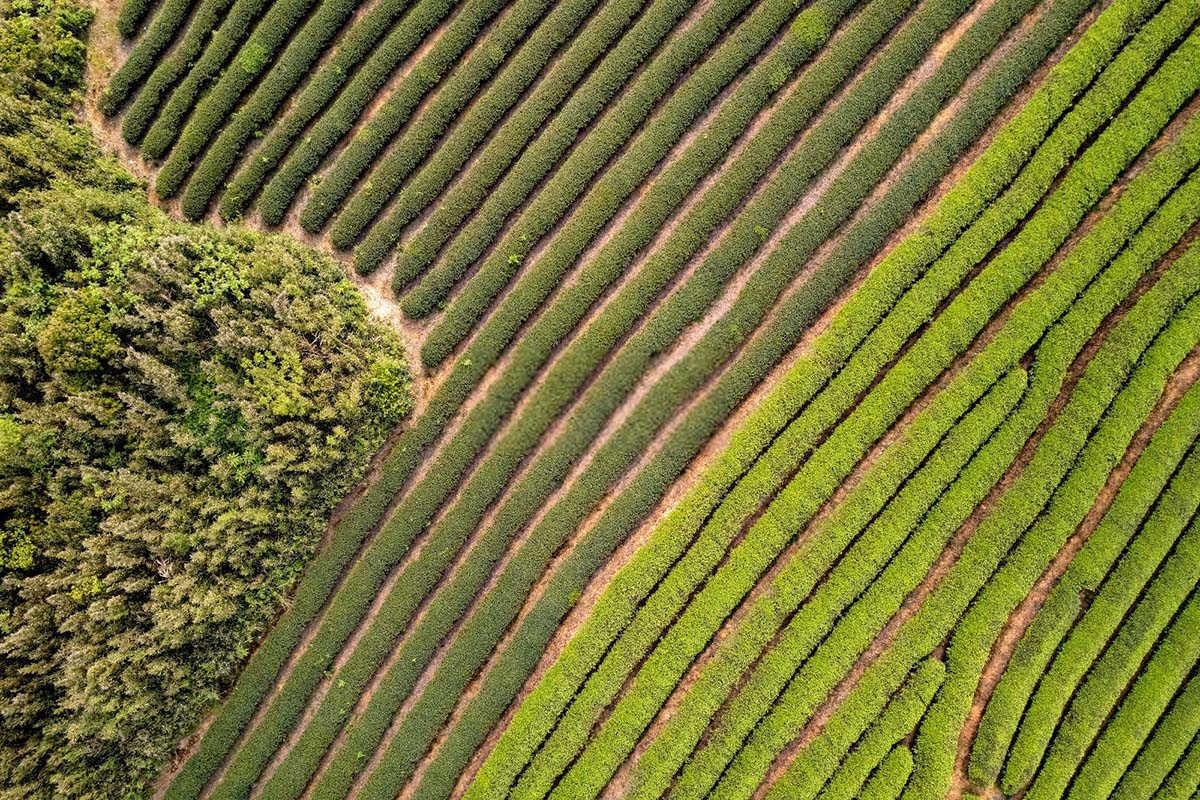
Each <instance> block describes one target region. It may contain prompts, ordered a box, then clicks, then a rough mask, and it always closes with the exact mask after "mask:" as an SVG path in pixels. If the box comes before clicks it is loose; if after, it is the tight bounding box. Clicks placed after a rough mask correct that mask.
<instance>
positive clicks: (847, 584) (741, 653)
mask: <svg viewBox="0 0 1200 800" xmlns="http://www.w3.org/2000/svg"><path fill="white" fill-rule="evenodd" d="M1024 380H1025V376H1024V374H1023V373H1021V372H1020V371H1017V372H1014V373H1013V374H1012V375H1011V376H1010V377H1009V378H1007V379H1005V380H1004V381H1002V382H1001V383H1000V384H999V385H998V386H997V387H996V389H995V391H994V392H993V393H992V394H991V395H989V397H988V399H987V400H986V401H984V402H983V403H981V404H980V405H979V406H978V408H977V409H975V410H973V411H972V412H970V413H968V414H966V415H965V416H962V415H961V413H962V411H961V409H960V410H959V411H957V412H955V413H953V414H951V415H944V414H928V415H922V416H921V418H920V419H919V420H916V421H914V423H913V424H912V426H911V427H910V428H908V429H907V430H906V431H905V432H904V434H903V436H902V437H901V438H900V439H899V440H898V441H897V443H896V445H895V446H894V447H893V448H889V450H888V451H887V452H886V454H885V455H884V456H883V458H882V459H881V460H880V462H879V463H878V464H877V466H876V467H873V468H872V470H871V472H870V473H868V474H867V475H866V476H864V478H863V481H862V483H861V484H859V485H858V486H856V488H855V490H854V491H852V492H851V493H850V495H848V496H847V503H846V504H844V505H839V507H838V509H837V510H836V511H835V512H834V513H833V515H832V516H831V517H830V518H829V520H828V522H827V523H821V524H818V526H817V527H816V528H815V529H814V530H812V531H811V532H809V533H808V534H806V537H805V542H804V543H803V544H801V546H800V554H798V555H796V556H795V557H789V560H788V562H787V565H786V566H785V567H784V568H783V569H782V571H781V572H780V573H779V574H778V575H777V576H776V578H774V579H773V580H772V581H771V583H770V585H769V586H768V587H767V588H766V590H765V591H764V593H763V594H762V595H761V596H760V597H758V598H756V599H755V600H754V601H752V605H751V606H750V610H749V611H748V613H747V615H746V617H745V620H744V622H742V623H740V624H739V625H738V627H737V629H736V630H735V631H734V632H732V633H731V634H730V636H729V637H728V638H727V639H725V640H724V641H723V642H722V643H721V645H720V647H719V648H718V650H717V652H715V653H714V655H713V657H712V659H711V661H710V662H709V663H708V665H707V666H706V669H705V671H704V673H703V674H702V675H701V677H700V679H699V681H698V682H697V684H696V685H695V688H694V689H693V690H690V691H689V696H688V697H686V698H685V701H684V703H683V704H682V705H681V706H679V707H678V709H677V713H676V714H674V715H672V717H671V719H670V720H669V722H668V726H669V730H665V731H664V734H663V735H662V736H660V737H659V738H658V739H656V740H655V742H654V743H653V744H652V745H651V749H650V750H648V751H646V753H644V755H643V757H642V759H641V760H640V762H639V763H638V764H637V765H636V767H635V770H634V773H633V774H632V775H631V781H630V787H631V788H630V796H631V797H639V798H647V797H657V796H658V795H659V794H661V793H662V791H664V790H665V789H666V788H667V787H668V786H669V785H670V781H671V779H672V776H673V774H674V773H675V771H676V770H678V769H680V768H682V769H683V772H682V774H681V775H680V776H679V777H678V779H677V780H676V782H675V784H674V790H673V791H674V793H675V794H677V795H678V796H679V797H702V796H704V794H705V793H706V792H707V791H708V790H710V789H711V788H712V785H713V783H714V782H715V781H716V779H717V778H718V777H719V775H720V770H721V767H723V766H724V763H727V761H728V758H729V756H725V757H724V759H723V760H721V761H720V762H719V763H718V761H717V760H714V756H716V755H719V753H720V752H721V751H722V748H723V743H725V742H727V741H731V740H732V739H731V737H730V736H729V731H731V730H737V729H739V728H740V727H742V726H743V725H744V724H745V723H743V722H742V720H744V719H745V718H746V716H747V715H748V714H749V715H751V716H750V717H749V721H748V727H753V725H754V722H755V721H756V720H757V719H758V717H759V716H761V714H762V713H763V710H762V709H761V708H760V702H769V700H770V699H771V697H772V696H773V695H774V694H775V693H774V692H767V693H765V694H764V693H763V692H762V691H761V689H760V687H759V686H758V685H755V684H753V683H752V684H749V685H747V686H746V687H745V689H744V691H742V692H741V693H739V694H738V696H737V697H736V698H730V697H729V695H730V692H731V690H732V689H733V687H734V686H735V685H736V684H737V682H738V678H739V676H741V675H742V673H743V672H744V671H745V670H746V669H747V668H748V667H750V666H751V665H752V664H754V663H755V662H756V660H757V659H758V657H759V655H760V654H762V653H763V650H764V648H766V647H767V646H768V645H769V644H773V645H774V646H773V648H772V649H771V650H770V651H769V652H768V653H767V654H766V655H765V656H763V661H761V662H760V663H762V664H768V662H770V663H785V662H787V661H789V660H793V659H803V658H805V657H807V656H808V654H810V653H811V652H812V651H813V649H814V648H816V647H817V646H818V645H819V644H820V643H821V642H822V641H823V639H824V638H825V637H826V636H827V635H828V634H829V631H830V629H831V628H833V627H834V625H835V623H836V622H837V620H838V618H839V616H840V615H842V614H843V613H845V612H846V609H847V608H848V607H849V606H851V605H852V604H853V603H854V601H855V599H856V598H857V597H858V596H859V595H860V594H861V593H862V592H863V591H865V590H867V588H868V587H869V586H870V585H871V584H872V582H874V581H875V579H876V577H877V576H878V575H879V574H880V573H881V572H884V573H885V575H887V576H889V577H890V576H892V575H895V574H898V575H900V576H902V579H903V578H907V577H908V576H915V575H916V574H919V572H918V571H915V570H913V569H911V568H910V567H906V568H904V569H902V570H900V569H899V564H908V563H909V562H911V561H912V559H913V558H914V556H915V557H917V558H924V557H925V556H926V555H927V554H932V553H936V552H937V548H936V546H935V545H933V544H931V542H930V537H931V536H933V537H935V541H936V539H937V537H938V536H941V537H942V538H944V537H946V536H949V533H950V531H941V529H940V528H938V527H936V526H926V525H922V524H921V523H922V521H923V518H924V517H925V515H926V514H927V513H928V512H929V509H930V507H931V506H933V505H935V504H936V505H938V507H945V506H946V504H947V503H951V502H954V501H955V500H958V501H961V498H960V497H958V496H957V495H956V494H954V493H952V496H953V498H952V499H945V500H943V495H944V494H945V493H946V492H947V488H948V487H949V486H950V484H952V483H953V482H955V481H956V480H957V479H958V478H959V475H960V473H961V472H962V471H963V469H964V468H965V466H966V464H967V463H968V462H969V461H970V460H971V459H972V458H973V457H974V455H975V454H976V453H977V451H978V450H979V449H980V448H981V447H983V446H984V445H985V443H986V442H987V441H988V439H989V438H990V437H991V435H992V434H993V432H994V431H995V430H996V428H997V427H998V426H999V425H1000V424H1001V422H1002V421H1003V419H1004V417H1005V416H1006V415H1007V414H1008V412H1009V411H1010V410H1011V408H1012V407H1013V406H1014V405H1015V404H1016V402H1017V401H1018V400H1019V399H1020V396H1021V393H1022V391H1023V388H1024ZM904 406H905V404H904V403H903V402H902V401H901V402H900V403H899V410H900V411H902V410H903V408H904ZM891 410H892V409H889V411H891ZM885 414H888V412H885ZM893 418H894V416H891V415H888V416H884V417H878V416H872V415H870V414H865V413H864V414H863V415H857V416H855V415H854V414H852V415H851V418H849V419H847V421H846V423H845V424H844V425H842V426H839V428H838V429H837V430H835V431H834V432H833V433H832V434H831V435H830V438H829V440H828V441H827V442H826V444H824V445H823V446H822V447H821V448H820V449H818V450H817V451H816V452H815V453H814V455H813V456H812V458H810V459H809V460H808V462H807V463H806V464H805V465H804V466H803V467H802V468H801V469H800V471H799V473H797V478H796V480H797V481H804V482H805V483H807V484H808V485H810V486H811V487H812V489H813V491H812V494H811V503H810V504H808V506H807V508H806V509H805V510H806V511H807V512H815V510H816V509H818V508H819V507H820V505H821V504H822V503H824V502H825V501H827V500H828V499H829V497H830V496H831V495H832V493H833V491H834V490H835V489H836V488H837V487H838V485H840V484H841V482H842V481H843V480H844V479H845V478H846V476H847V474H848V473H849V472H850V471H851V470H852V469H853V466H854V464H856V463H857V462H858V460H859V459H860V458H861V457H862V455H863V454H864V453H865V452H866V451H867V450H868V449H869V448H870V446H871V444H872V443H873V442H874V441H876V440H877V439H878V436H879V435H880V433H881V432H882V431H883V430H886V427H887V424H888V420H889V419H893ZM864 423H866V426H867V429H866V430H864ZM951 426H953V430H950V428H951ZM847 444H849V449H847ZM923 463H924V466H922V464H923ZM918 467H920V470H919V471H918V472H916V474H915V475H913V471H914V469H916V468H918ZM970 507H971V506H970V505H969V504H966V505H963V506H962V510H961V515H963V516H965V515H966V514H967V513H969V511H970ZM811 516H812V514H811V513H799V514H797V516H796V517H794V518H793V519H792V520H791V522H790V523H787V522H784V521H782V520H780V519H778V518H777V517H776V516H775V514H774V511H773V509H772V507H768V509H767V510H766V512H765V513H764V514H763V516H762V517H761V518H760V519H759V521H758V522H756V523H755V525H754V526H753V527H752V528H751V529H750V531H749V532H748V533H747V534H746V536H745V538H744V539H743V540H742V541H741V543H739V544H738V546H737V548H736V549H734V550H733V551H732V552H731V553H730V554H729V556H728V559H727V560H725V561H724V562H723V563H722V564H721V567H720V569H719V570H718V571H717V573H716V574H715V576H713V577H712V578H710V579H709V580H708V581H707V583H705V584H704V587H703V588H702V589H701V590H700V591H699V592H697V593H696V594H695V595H694V596H693V597H692V598H690V601H689V602H688V605H687V608H686V609H684V610H683V613H682V615H680V616H679V617H678V619H679V621H678V623H676V624H675V625H673V626H672V627H671V629H670V631H668V632H667V634H666V635H665V636H664V637H663V638H662V639H661V640H660V641H655V639H654V638H653V637H648V638H645V639H641V640H640V641H639V640H638V639H634V640H633V642H634V643H635V644H636V645H637V647H638V649H637V650H636V651H634V652H633V653H628V654H627V653H626V652H625V649H626V648H627V647H629V646H630V645H629V637H628V636H623V637H622V639H621V640H620V641H618V643H617V645H616V646H615V647H614V648H613V653H614V654H615V655H616V656H617V657H618V659H619V658H620V657H621V656H626V657H628V658H630V659H631V660H630V662H628V663H627V664H626V665H625V666H624V670H628V669H629V664H630V663H639V662H640V661H641V659H642V658H644V657H645V651H646V650H648V649H650V648H653V649H654V652H653V653H651V655H650V656H649V658H647V659H646V660H645V662H644V665H642V666H641V668H640V669H639V674H638V676H637V677H635V678H634V679H633V682H632V683H631V684H629V686H628V687H625V689H626V690H625V691H623V692H622V693H621V695H622V699H621V700H620V701H619V702H618V704H617V706H616V707H615V708H614V709H613V711H612V713H611V715H610V717H609V719H613V718H614V717H621V716H622V715H624V716H625V717H628V719H624V720H622V721H617V722H614V723H612V725H613V726H615V727H618V728H619V727H621V726H622V724H624V726H625V727H628V728H629V729H630V730H631V731H634V732H636V731H638V730H640V728H641V727H644V723H643V722H642V720H643V719H644V718H645V716H644V715H645V714H647V713H650V714H651V715H652V714H653V713H654V712H656V711H657V709H658V708H659V706H660V705H661V702H663V701H664V700H665V696H663V695H662V694H661V689H663V688H666V684H667V683H671V687H670V688H668V689H667V694H668V695H669V693H670V690H671V689H673V688H674V685H675V684H676V683H678V678H679V677H681V676H682V671H683V670H686V669H687V667H688V666H690V664H691V661H692V658H693V657H694V655H695V654H696V653H697V652H698V649H697V648H701V649H702V648H703V647H704V646H705V645H707V644H708V643H709V641H710V638H711V633H712V631H713V628H712V621H714V620H715V621H716V623H717V625H719V624H720V623H721V622H722V621H724V620H725V619H726V618H728V616H729V614H730V613H731V612H732V610H733V608H735V607H736V606H737V605H738V604H739V603H741V602H742V600H743V599H744V598H745V597H746V595H747V592H749V591H750V589H752V588H753V586H754V584H755V581H756V580H757V579H758V578H759V577H760V576H761V574H762V572H763V571H764V570H765V569H766V568H767V567H768V566H770V564H771V562H772V561H773V559H774V558H775V557H776V556H777V554H778V553H779V552H780V550H781V549H782V548H783V547H784V546H785V545H786V543H787V542H788V541H789V540H791V539H792V538H794V537H795V536H796V535H797V533H798V532H800V531H803V530H804V528H805V525H806V522H807V521H808V520H809V519H811ZM918 527H919V528H920V530H919V531H918V532H916V533H914V529H915V528H918ZM898 551H899V554H898ZM889 564H896V565H897V566H889ZM898 570H899V571H898ZM825 575H827V579H825V580H822V576H825ZM676 613H678V612H676ZM781 626H783V627H784V629H783V631H782V633H781V634H780V635H779V638H778V640H777V641H776V640H774V636H775V634H776V631H779V630H780V629H781ZM639 638H640V637H639ZM613 663H614V662H613V661H611V660H606V663H605V664H602V665H601V668H600V670H598V671H597V672H596V674H595V678H594V679H593V681H589V684H588V685H587V686H585V687H584V691H583V692H582V693H581V695H580V697H581V698H583V699H588V698H589V695H591V694H594V693H595V691H596V688H595V682H600V684H601V685H602V686H603V682H605V681H606V680H607V681H611V680H612V678H613V677H616V681H615V685H610V686H607V687H603V688H604V689H605V693H604V695H603V700H604V702H605V703H608V702H611V701H612V700H613V698H614V697H615V695H616V694H617V692H618V690H620V689H621V688H622V683H623V682H624V674H623V673H622V674H619V675H616V676H613V675H612V664H613ZM615 663H617V664H619V661H617V662H615ZM605 667H608V669H605ZM792 669H793V668H791V667H788V668H787V674H790V673H791V671H792ZM647 690H649V691H647ZM635 694H641V695H642V697H634V696H633V695H635ZM625 698H630V699H628V700H626V699H625ZM726 698H729V699H728V701H726ZM593 702H594V701H593ZM723 703H724V704H725V705H724V707H725V711H724V713H723V714H722V716H721V724H720V726H719V727H718V728H716V729H714V730H712V731H711V734H712V735H711V737H710V738H709V739H708V742H709V746H708V747H706V748H705V750H704V751H702V753H700V754H699V756H698V757H696V758H692V759H690V760H688V756H689V755H691V754H692V749H693V747H694V746H695V744H696V742H697V741H698V739H699V738H700V734H701V733H702V732H703V731H704V729H705V727H706V725H707V723H708V721H709V720H711V719H712V717H713V714H715V713H716V711H717V710H718V708H719V707H721V706H722V704H723ZM576 708H577V704H576V705H573V706H572V707H571V708H570V709H568V712H567V715H566V716H565V717H564V722H563V723H561V724H560V726H559V728H558V730H556V731H555V736H552V737H551V738H550V740H549V741H548V742H547V745H546V748H545V749H544V750H543V753H547V752H550V753H553V752H554V749H555V746H556V745H557V744H558V739H559V737H560V735H561V732H562V731H563V730H564V729H567V730H570V728H569V723H571V722H575V720H573V712H574V711H575V710H576ZM602 709H603V705H601V706H600V707H599V708H596V709H595V712H596V713H598V712H599V711H601V710H602ZM752 709H759V710H758V711H756V712H753V711H752ZM630 715H636V716H630ZM634 719H636V722H634V721H633V720H634ZM593 722H594V720H593V719H588V720H587V724H586V725H585V726H584V727H583V731H582V733H583V736H585V737H586V734H587V732H588V731H589V730H590V729H591V726H592V724H593ZM606 724H607V723H606ZM602 730H603V729H602ZM732 738H736V739H737V741H739V742H740V740H741V736H740V735H738V736H735V737H732ZM582 744H583V742H581V741H576V742H575V747H576V748H578V747H580V746H581V745H582ZM880 755H882V754H880ZM544 758H545V756H544V755H542V754H539V757H538V759H535V761H534V767H536V766H537V764H538V761H539V760H542V759H544ZM685 760H687V763H686V764H685ZM835 764H836V762H835ZM714 767H715V769H714ZM531 769H532V767H531ZM527 774H528V773H527ZM817 788H820V784H817V786H816V787H814V791H815V790H816V789H817Z"/></svg>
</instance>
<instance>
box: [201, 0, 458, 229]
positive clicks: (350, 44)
mask: <svg viewBox="0 0 1200 800" xmlns="http://www.w3.org/2000/svg"><path fill="white" fill-rule="evenodd" d="M453 7H454V3H453V2H452V0H421V1H420V2H417V3H416V4H415V5H414V4H413V2H412V0H381V1H380V2H377V3H375V4H374V5H372V6H371V8H370V10H368V11H367V13H366V14H365V15H364V16H363V17H362V19H361V20H359V21H358V22H356V23H355V25H354V27H352V28H351V29H350V31H349V32H347V33H346V35H345V36H344V37H342V40H341V41H340V42H339V44H338V47H337V49H336V50H335V51H334V53H333V57H332V58H331V59H330V60H329V63H327V64H326V65H325V66H324V67H323V68H322V69H321V70H320V71H319V72H318V73H317V74H316V75H314V76H313V77H312V78H311V79H310V80H309V81H308V82H307V83H306V84H305V85H304V88H303V89H301V91H300V94H299V95H298V96H297V97H296V98H295V99H294V100H293V101H292V102H291V103H290V104H289V106H288V110H287V113H286V114H285V115H284V117H283V119H281V120H277V121H276V122H275V124H274V125H273V126H272V128H271V130H270V131H269V132H268V133H267V136H266V138H265V139H263V141H262V143H261V144H259V146H258V147H257V148H256V149H255V151H254V157H253V158H251V159H249V160H247V161H246V162H245V163H243V164H242V165H241V166H240V167H239V168H238V171H237V173H236V174H235V175H234V177H233V180H231V181H230V182H229V186H228V188H227V189H226V190H225V193H224V194H223V195H222V196H221V203H220V207H219V210H220V214H221V218H222V219H225V220H234V219H240V218H241V217H242V215H243V214H245V213H246V211H247V209H248V208H249V207H250V204H251V203H252V202H253V201H254V199H255V198H256V197H258V195H259V191H260V190H262V191H263V198H262V199H260V205H261V206H262V215H263V220H264V221H265V222H266V223H267V224H270V225H277V224H279V223H280V222H281V221H282V220H283V217H284V215H285V214H286V213H287V210H288V207H289V206H290V205H291V201H292V199H293V197H294V196H295V190H292V191H291V192H290V193H286V196H284V197H281V198H276V199H275V200H273V201H271V202H268V201H267V200H266V190H265V189H264V188H263V184H264V182H266V181H267V178H268V176H269V175H270V174H271V173H272V172H273V171H274V170H275V168H276V167H278V166H279V164H280V162H282V161H283V160H284V159H285V158H287V157H288V156H289V153H290V152H292V150H293V145H294V144H296V140H297V139H300V137H301V136H304V138H303V139H301V141H300V143H299V145H297V150H296V152H297V153H302V152H308V149H309V148H310V147H311V142H312V140H313V137H314V136H315V137H329V138H331V140H332V141H331V143H330V144H328V145H326V147H327V148H332V147H333V146H334V145H335V144H337V142H338V140H339V139H340V138H341V135H342V133H338V132H335V133H332V134H330V133H327V132H324V131H325V129H324V128H323V126H322V124H321V122H320V119H319V118H320V117H321V116H322V115H324V114H327V113H328V114H331V115H332V116H333V118H334V119H336V120H339V122H338V124H344V125H346V128H345V129H346V130H349V128H350V127H352V126H353V123H354V120H355V119H357V118H358V116H359V114H361V113H362V110H363V109H365V108H366V107H367V105H368V104H369V103H370V101H371V98H373V97H375V96H376V95H377V94H378V93H379V92H380V90H382V88H383V86H384V84H385V83H386V82H387V80H388V77H389V76H390V75H391V74H392V72H393V71H394V70H395V69H396V68H397V67H399V65H400V64H401V63H402V62H403V61H404V60H405V59H406V58H408V57H409V56H410V55H411V54H412V52H413V51H414V50H416V49H417V47H418V46H419V45H420V44H421V42H422V41H423V40H424V38H425V36H426V35H427V34H428V33H429V32H430V31H432V30H433V29H434V28H436V27H437V26H438V25H439V24H440V23H441V21H442V19H443V18H444V17H445V16H446V14H448V13H449V12H450V10H451V9H452V8H453ZM343 87H345V90H344V91H342V89H343ZM310 124H311V125H312V128H311V129H310V128H309V126H310ZM343 132H344V131H343ZM324 154H325V151H320V152H316V153H315V154H314V153H312V152H309V154H308V156H307V157H308V158H309V159H310V160H309V161H308V167H307V169H308V172H305V173H304V175H309V174H311V173H312V172H314V171H316V169H317V167H319V166H320V163H321V159H322V158H323V157H324ZM295 158H301V156H300V155H296V156H295ZM299 180H300V182H303V177H301V178H300V179H299ZM298 186H299V183H297V188H298ZM280 203H282V205H279V204H280Z"/></svg>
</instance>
